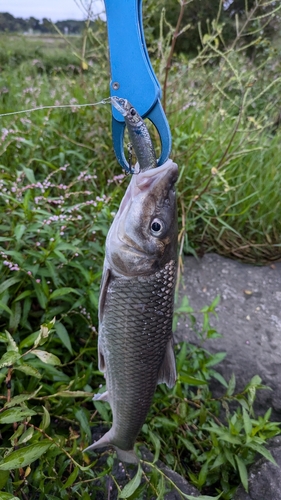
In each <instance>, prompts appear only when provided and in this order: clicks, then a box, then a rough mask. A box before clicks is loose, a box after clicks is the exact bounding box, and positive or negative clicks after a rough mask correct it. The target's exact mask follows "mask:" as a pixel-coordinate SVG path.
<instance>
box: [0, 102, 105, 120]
mask: <svg viewBox="0 0 281 500" xmlns="http://www.w3.org/2000/svg"><path fill="white" fill-rule="evenodd" d="M109 103H111V97H105V98H104V99H102V100H101V101H98V102H93V103H87V104H76V103H75V104H58V105H53V106H38V107H37V108H30V109H22V110H20V111H11V112H10V113H1V114H0V118H1V116H12V115H19V114H22V113H31V112H33V111H40V110H42V109H57V108H85V107H86V106H97V105H98V104H109Z"/></svg>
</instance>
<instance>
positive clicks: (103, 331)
mask: <svg viewBox="0 0 281 500" xmlns="http://www.w3.org/2000/svg"><path fill="white" fill-rule="evenodd" d="M177 176H178V167H177V165H176V164H175V163H173V162H172V160H168V161H167V162H166V163H165V164H164V165H162V166H161V167H158V168H156V169H151V170H147V171H145V172H140V173H139V174H137V175H133V176H132V178H131V181H130V184H129V186H128V188H127V191H126V193H125V195H124V198H123V200H122V202H121V204H120V208H119V210H118V212H117V214H116V216H115V218H114V221H113V223H112V225H111V227H110V230H109V232H108V235H107V239H106V255H105V262H104V271H103V277H102V284H101V293H100V301H99V338H98V355H99V369H100V371H102V372H103V373H104V376H105V378H106V387H107V391H106V392H104V393H103V394H97V395H96V396H95V398H94V399H96V400H97V399H99V400H103V401H108V402H109V403H110V406H111V409H112V414H113V425H112V427H111V429H110V430H109V431H108V432H107V433H106V434H105V435H104V436H103V437H102V438H101V439H100V440H99V441H97V442H95V443H93V444H92V445H91V446H89V447H88V448H86V450H85V451H89V450H95V449H96V448H102V447H105V446H108V445H111V446H113V447H114V448H115V449H116V451H117V455H118V457H119V459H120V460H122V461H124V462H128V463H137V461H138V458H137V456H136V454H135V452H134V451H133V447H134V443H135V440H136V438H137V436H138V433H139V432H140V430H141V427H142V425H143V423H144V421H145V419H146V416H147V413H148V410H149V408H150V405H151V403H152V398H153V395H154V392H155V389H156V386H157V384H160V383H163V382H165V383H166V385H167V386H168V387H172V386H173V385H174V384H175V380H176V367H175V357H174V351H173V337H172V317H173V302H174V285H175V277H176V261H177V235H178V231H177V211H176V193H175V182H176V180H177Z"/></svg>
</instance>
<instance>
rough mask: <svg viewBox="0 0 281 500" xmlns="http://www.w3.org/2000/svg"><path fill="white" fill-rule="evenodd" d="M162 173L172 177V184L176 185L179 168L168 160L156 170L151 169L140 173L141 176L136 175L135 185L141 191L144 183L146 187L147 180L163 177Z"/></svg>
mask: <svg viewBox="0 0 281 500" xmlns="http://www.w3.org/2000/svg"><path fill="white" fill-rule="evenodd" d="M162 172H165V175H169V176H170V177H171V184H173V183H175V182H176V180H177V178H178V166H177V164H176V163H174V162H173V160H171V159H169V160H167V161H166V162H165V163H164V164H163V165H161V166H160V167H156V168H151V169H148V170H145V171H143V172H142V171H140V172H139V174H136V181H135V184H136V186H137V187H138V189H141V185H142V183H143V184H144V185H145V184H146V182H145V181H146V180H150V179H151V178H152V177H157V176H159V175H161V173H162Z"/></svg>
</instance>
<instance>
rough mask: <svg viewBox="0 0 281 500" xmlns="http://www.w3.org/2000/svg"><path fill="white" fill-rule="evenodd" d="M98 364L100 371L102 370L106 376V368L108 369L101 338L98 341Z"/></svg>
mask: <svg viewBox="0 0 281 500" xmlns="http://www.w3.org/2000/svg"><path fill="white" fill-rule="evenodd" d="M98 365H99V371H100V372H102V373H103V374H104V376H105V369H106V367H105V359H104V355H103V352H102V347H101V343H100V340H99V341H98Z"/></svg>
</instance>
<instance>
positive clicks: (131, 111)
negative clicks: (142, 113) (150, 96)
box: [130, 108, 137, 116]
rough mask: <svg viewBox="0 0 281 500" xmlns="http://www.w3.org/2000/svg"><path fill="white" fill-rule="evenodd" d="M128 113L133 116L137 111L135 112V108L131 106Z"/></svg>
mask: <svg viewBox="0 0 281 500" xmlns="http://www.w3.org/2000/svg"><path fill="white" fill-rule="evenodd" d="M130 113H131V115H132V116H135V114H136V113H137V112H136V110H135V108H131V109H130Z"/></svg>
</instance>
